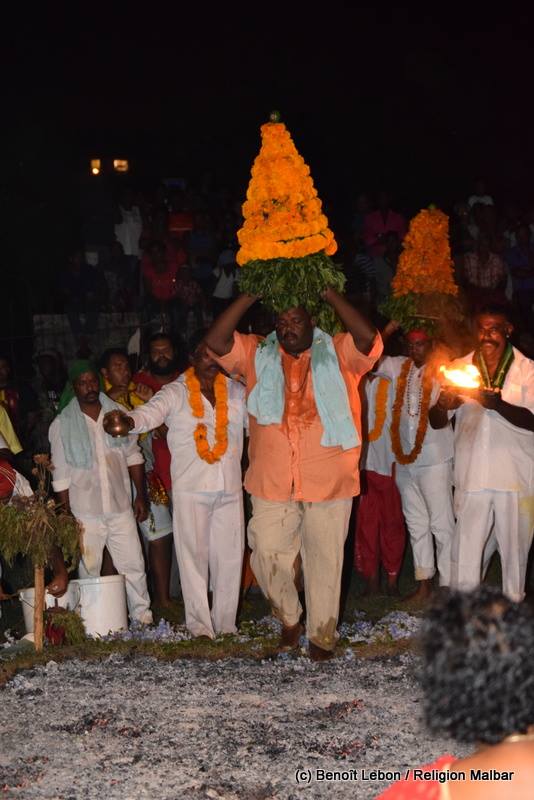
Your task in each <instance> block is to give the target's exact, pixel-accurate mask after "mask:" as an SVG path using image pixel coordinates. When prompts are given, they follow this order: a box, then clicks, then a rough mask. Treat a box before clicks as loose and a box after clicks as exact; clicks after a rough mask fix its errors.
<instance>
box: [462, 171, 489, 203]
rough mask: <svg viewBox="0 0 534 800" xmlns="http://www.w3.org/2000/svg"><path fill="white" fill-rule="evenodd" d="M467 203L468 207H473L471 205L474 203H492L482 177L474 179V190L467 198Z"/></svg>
mask: <svg viewBox="0 0 534 800" xmlns="http://www.w3.org/2000/svg"><path fill="white" fill-rule="evenodd" d="M467 205H468V206H469V208H473V206H476V205H481V206H492V205H493V197H492V196H491V195H490V194H488V193H487V191H486V181H485V180H484V178H478V180H476V181H475V191H474V192H473V194H472V195H471V196H470V198H469V199H468V201H467Z"/></svg>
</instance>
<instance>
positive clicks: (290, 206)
mask: <svg viewBox="0 0 534 800" xmlns="http://www.w3.org/2000/svg"><path fill="white" fill-rule="evenodd" d="M271 118H274V119H275V120H277V115H272V117H271ZM261 136H262V146H261V149H260V152H259V154H258V156H257V157H256V160H255V161H254V165H253V167H252V177H251V180H250V183H249V187H248V191H247V199H246V201H245V203H244V204H243V217H244V224H243V227H242V228H241V230H240V231H239V232H238V234H237V236H238V240H239V244H240V249H239V251H238V253H237V262H238V264H240V265H243V264H247V263H248V262H249V261H256V260H265V261H266V260H269V259H279V258H303V257H305V256H309V255H311V254H313V253H319V252H321V251H322V252H324V253H326V255H332V254H333V253H335V252H336V250H337V244H336V241H335V239H334V234H333V233H332V231H331V230H330V228H329V227H328V220H327V218H326V217H325V215H324V214H323V213H322V206H321V201H320V200H319V198H318V196H317V190H316V189H315V187H314V185H313V180H312V178H311V175H310V169H309V167H308V166H307V164H306V163H305V161H304V159H303V158H302V156H301V155H299V153H298V151H297V149H296V147H295V145H294V143H293V140H292V139H291V136H290V134H289V131H288V130H287V128H286V126H285V125H284V124H283V123H281V122H278V121H274V122H268V123H266V124H265V125H262V127H261Z"/></svg>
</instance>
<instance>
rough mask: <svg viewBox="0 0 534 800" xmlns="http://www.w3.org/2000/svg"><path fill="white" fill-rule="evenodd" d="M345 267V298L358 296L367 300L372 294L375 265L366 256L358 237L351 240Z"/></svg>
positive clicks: (362, 242) (361, 240)
mask: <svg viewBox="0 0 534 800" xmlns="http://www.w3.org/2000/svg"><path fill="white" fill-rule="evenodd" d="M347 266H348V269H346V275H347V283H346V285H345V293H346V295H347V297H350V298H354V299H355V298H356V297H357V296H358V295H364V296H365V297H366V298H368V299H369V298H370V297H371V295H372V294H373V292H374V286H375V265H374V260H373V259H372V258H371V256H369V255H367V251H366V248H365V243H364V241H363V239H362V238H361V237H360V236H355V237H354V239H353V247H351V256H350V258H349V260H348V262H347Z"/></svg>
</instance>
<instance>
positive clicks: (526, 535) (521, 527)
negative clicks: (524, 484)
mask: <svg viewBox="0 0 534 800" xmlns="http://www.w3.org/2000/svg"><path fill="white" fill-rule="evenodd" d="M455 506H456V516H457V521H456V530H455V533H454V537H453V543H452V570H451V577H452V586H453V587H454V588H455V589H459V590H461V591H470V590H471V589H475V588H476V587H477V586H478V585H479V584H480V582H481V579H482V576H483V573H484V571H485V569H486V568H487V563H488V561H489V558H490V557H491V555H492V553H493V552H494V551H495V549H497V550H498V551H499V555H500V557H501V566H502V589H503V592H504V594H505V595H507V597H509V598H510V600H513V601H515V602H520V601H521V600H522V599H523V598H524V596H525V576H526V570H527V560H528V553H529V550H530V545H531V544H532V536H533V533H534V502H533V499H532V497H530V496H526V495H522V494H520V493H519V492H495V491H490V490H485V491H481V492H461V491H458V490H456V494H455Z"/></svg>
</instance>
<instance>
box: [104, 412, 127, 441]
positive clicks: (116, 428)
mask: <svg viewBox="0 0 534 800" xmlns="http://www.w3.org/2000/svg"><path fill="white" fill-rule="evenodd" d="M103 425H104V430H105V431H106V433H107V434H109V435H110V436H112V437H113V438H114V439H119V438H121V437H123V436H128V434H129V433H130V425H129V423H128V417H127V416H126V414H125V413H124V412H123V411H118V410H117V411H108V413H107V414H106V415H105V417H104V422H103Z"/></svg>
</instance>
